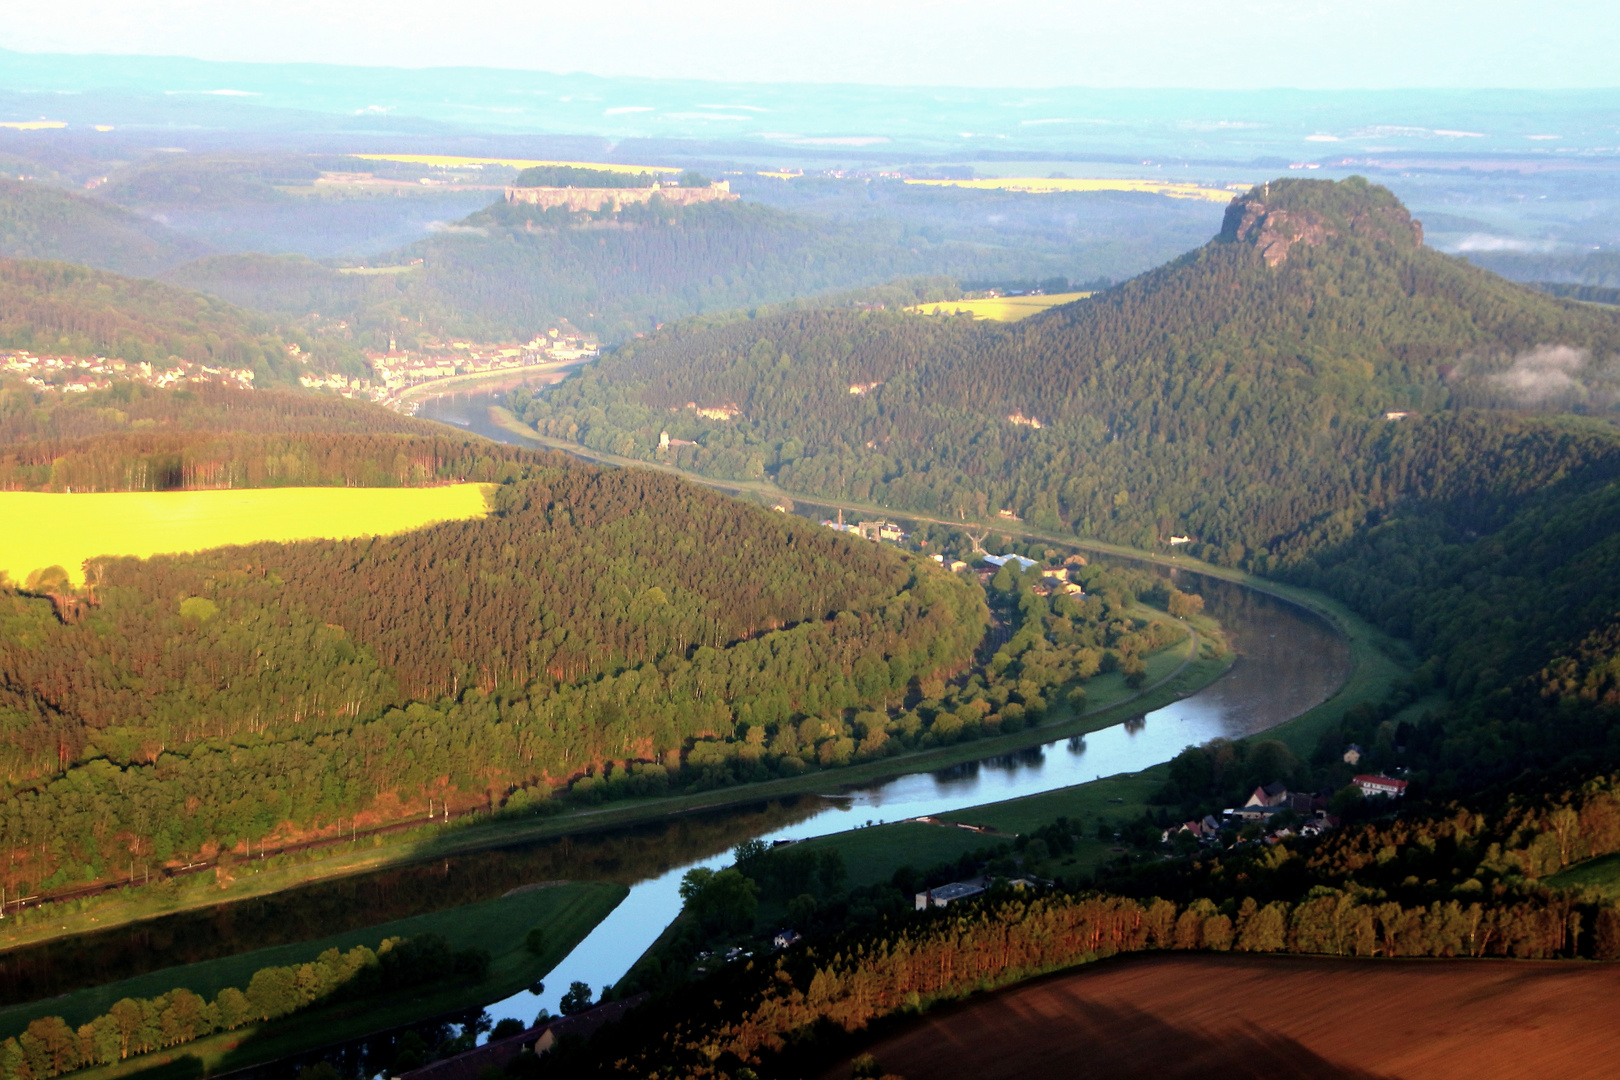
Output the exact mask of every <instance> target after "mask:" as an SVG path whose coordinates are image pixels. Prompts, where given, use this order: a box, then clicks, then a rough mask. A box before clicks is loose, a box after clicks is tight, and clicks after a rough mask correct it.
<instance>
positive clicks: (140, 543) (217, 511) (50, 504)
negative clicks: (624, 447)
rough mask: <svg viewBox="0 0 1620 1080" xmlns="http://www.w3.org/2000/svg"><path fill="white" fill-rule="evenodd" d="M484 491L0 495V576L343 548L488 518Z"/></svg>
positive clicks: (80, 576)
mask: <svg viewBox="0 0 1620 1080" xmlns="http://www.w3.org/2000/svg"><path fill="white" fill-rule="evenodd" d="M489 488H490V485H488V484H452V485H447V486H444V487H431V488H337V487H321V488H245V489H236V490H229V491H158V492H151V491H133V492H106V493H102V492H96V493H87V494H59V493H56V492H42V491H0V520H3V521H5V522H7V527H6V528H5V529H4V530H3V531H0V572H3V573H6V574H9V575H10V576H11V578H12V580H14V581H17V582H22V581H24V580H25V579H26V578H27V576H28V575H29V574H30V573H32V572H33V571H35V570H42V569H45V568H47V567H51V566H60V567H62V568H63V569H64V570H66V571H67V573H68V576H69V578H70V579H71V580H72V581H73V582H74V583H75V584H80V583H82V582H83V581H84V570H83V565H84V561H85V560H86V559H92V558H95V557H97V556H103V555H109V556H117V555H133V556H136V557H138V558H143V559H144V558H150V557H151V556H153V555H157V554H177V553H181V552H191V551H203V550H206V549H208V548H215V547H224V546H226V545H229V544H252V543H258V542H261V541H266V540H271V541H276V542H281V543H285V542H289V541H293V540H313V539H327V540H342V539H348V538H351V537H355V536H383V535H387V534H390V533H400V532H407V531H409V530H411V529H418V528H421V527H422V526H424V525H430V524H432V523H434V522H439V521H452V520H463V519H467V518H476V517H483V516H484V515H485V514H486V513H488V490H489Z"/></svg>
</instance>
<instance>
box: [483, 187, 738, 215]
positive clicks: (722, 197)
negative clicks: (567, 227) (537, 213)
mask: <svg viewBox="0 0 1620 1080" xmlns="http://www.w3.org/2000/svg"><path fill="white" fill-rule="evenodd" d="M654 195H656V196H658V197H659V198H661V199H663V200H664V201H665V202H667V203H672V204H674V205H676V206H691V205H693V204H695V203H705V202H724V201H726V200H728V199H735V198H738V197H739V196H737V195H733V194H732V193H731V182H730V181H729V180H722V181H720V182H719V183H716V184H710V185H709V186H708V187H706V188H686V187H664V186H662V185H660V184H657V183H654V184H653V186H652V187H645V188H574V187H563V188H558V187H509V188H507V189H506V201H507V202H510V203H527V204H528V205H530V206H538V207H540V208H541V209H542V210H551V209H554V208H556V207H559V206H562V207H567V208H568V209H569V210H601V209H603V208H604V207H605V208H606V209H609V210H621V209H623V208H624V207H626V206H631V205H636V204H643V203H649V202H651V201H652V199H653V196H654Z"/></svg>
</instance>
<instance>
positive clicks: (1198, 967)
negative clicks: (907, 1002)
mask: <svg viewBox="0 0 1620 1080" xmlns="http://www.w3.org/2000/svg"><path fill="white" fill-rule="evenodd" d="M870 1052H871V1053H872V1054H873V1056H875V1057H876V1058H877V1060H878V1063H879V1065H880V1066H881V1067H882V1069H883V1071H884V1072H887V1073H898V1074H900V1075H901V1076H904V1077H905V1078H906V1080H1001V1078H1007V1080H1012V1078H1015V1077H1016V1078H1018V1080H1030V1078H1033V1080H1067V1078H1070V1077H1076V1078H1078V1077H1092V1076H1095V1077H1108V1078H1110V1080H1127V1078H1134V1077H1143V1078H1147V1077H1151V1078H1152V1080H1195V1078H1196V1080H1224V1078H1228V1077H1232V1078H1236V1077H1257V1078H1259V1077H1263V1078H1265V1080H1292V1078H1295V1077H1298V1078H1311V1080H1340V1078H1345V1080H1348V1078H1356V1080H1360V1078H1370V1077H1410V1078H1412V1080H1451V1078H1457V1080H1493V1078H1496V1077H1501V1078H1503V1080H1508V1078H1514V1080H1517V1078H1520V1077H1558V1078H1560V1080H1573V1078H1576V1077H1620V964H1588V963H1573V964H1561V963H1531V962H1513V961H1494V960H1474V961H1469V960H1394V961H1354V960H1326V959H1306V958H1302V957H1259V956H1209V955H1203V956H1185V955H1172V956H1154V957H1131V958H1125V959H1120V960H1115V961H1110V962H1107V963H1103V964H1099V965H1097V966H1095V967H1091V968H1086V969H1083V970H1081V971H1078V972H1075V973H1072V974H1068V975H1061V976H1052V977H1048V978H1044V979H1039V980H1035V981H1032V982H1028V983H1024V984H1022V985H1019V986H1014V987H1010V988H1009V989H1007V990H1003V991H998V992H996V993H994V994H990V995H987V996H984V997H980V998H976V999H974V1000H972V1001H969V1002H964V1003H962V1004H960V1005H953V1006H949V1007H946V1008H942V1009H939V1010H937V1011H935V1012H933V1013H931V1014H929V1015H928V1016H927V1017H925V1018H924V1019H922V1020H919V1021H917V1022H915V1023H913V1024H910V1025H908V1026H906V1027H904V1028H902V1029H899V1030H898V1031H895V1032H891V1033H890V1034H888V1035H887V1036H885V1037H884V1038H882V1039H881V1040H880V1041H879V1042H877V1043H876V1044H875V1045H873V1046H872V1047H871V1048H870ZM848 1076H849V1065H848V1063H847V1062H846V1063H845V1064H844V1065H843V1066H842V1067H841V1068H839V1069H837V1070H835V1071H834V1072H831V1073H829V1074H827V1076H826V1077H824V1078H823V1080H837V1078H840V1077H842V1078H847V1077H848Z"/></svg>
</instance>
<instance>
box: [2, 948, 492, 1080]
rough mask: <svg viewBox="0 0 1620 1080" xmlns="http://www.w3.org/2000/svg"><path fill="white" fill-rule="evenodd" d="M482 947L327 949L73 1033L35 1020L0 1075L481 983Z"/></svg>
mask: <svg viewBox="0 0 1620 1080" xmlns="http://www.w3.org/2000/svg"><path fill="white" fill-rule="evenodd" d="M489 963H490V957H489V954H488V953H487V952H485V951H483V950H482V949H464V950H460V951H455V950H452V949H451V947H450V944H449V942H447V941H445V939H444V938H442V937H440V936H439V935H437V934H420V935H418V936H416V937H413V938H397V937H394V938H386V939H384V940H383V941H382V942H381V944H379V945H378V946H377V948H376V949H375V950H372V949H370V948H367V947H366V946H364V945H356V946H355V947H354V948H352V949H350V950H349V951H348V952H339V951H338V950H337V949H327V950H326V951H325V952H323V953H321V955H320V956H318V957H316V958H315V959H314V960H313V961H310V962H309V963H307V964H290V965H286V966H279V967H265V968H260V969H259V970H258V971H256V972H254V973H253V978H252V980H251V981H250V982H249V983H248V985H247V987H246V988H245V989H238V988H237V987H234V986H228V987H226V988H225V989H223V990H221V991H219V993H218V994H216V995H214V998H213V1000H212V1001H209V1000H206V999H204V998H202V997H200V996H199V995H197V994H195V993H193V992H191V991H190V990H186V989H184V988H176V989H174V990H171V991H169V992H168V993H167V994H160V995H158V996H157V997H155V998H123V999H121V1000H120V1001H118V1002H117V1003H116V1004H114V1005H113V1006H112V1008H110V1009H109V1010H107V1012H105V1013H103V1014H102V1015H100V1016H98V1017H96V1018H95V1019H93V1020H90V1021H88V1022H86V1023H84V1024H81V1025H79V1027H78V1028H77V1029H75V1028H73V1027H71V1026H69V1024H68V1023H67V1022H66V1021H65V1020H63V1019H62V1018H61V1017H60V1016H47V1017H41V1018H40V1019H37V1020H34V1021H32V1022H30V1023H29V1025H28V1029H27V1030H26V1031H24V1032H22V1033H21V1034H20V1035H17V1036H13V1037H10V1038H7V1039H6V1040H5V1041H4V1042H0V1076H4V1077H5V1078H6V1080H49V1078H50V1077H55V1076H62V1075H65V1074H67V1073H71V1072H74V1071H75V1070H78V1069H81V1068H88V1067H90V1066H94V1065H114V1064H116V1063H118V1062H120V1061H127V1060H129V1059H130V1058H133V1057H139V1056H140V1055H142V1054H149V1053H152V1052H153V1051H156V1050H165V1049H168V1048H170V1047H175V1046H183V1045H185V1044H186V1043H189V1042H194V1041H196V1040H197V1039H201V1038H206V1037H207V1036H209V1035H212V1034H214V1033H216V1032H220V1031H236V1030H238V1029H240V1028H244V1027H249V1026H252V1025H256V1024H262V1023H267V1022H270V1021H273V1020H279V1019H281V1018H282V1017H285V1016H291V1015H293V1014H294V1013H298V1012H302V1011H304V1010H306V1009H310V1008H313V1007H315V1006H318V1005H322V1004H326V1003H329V1002H332V1001H335V1000H356V999H359V998H363V997H367V996H373V995H378V994H386V993H393V992H395V991H398V990H403V989H407V988H410V987H415V986H422V985H426V984H429V983H433V984H438V983H442V982H444V981H445V980H452V981H468V982H477V981H478V980H480V979H482V978H483V977H484V976H485V974H486V973H487V972H488V970H489Z"/></svg>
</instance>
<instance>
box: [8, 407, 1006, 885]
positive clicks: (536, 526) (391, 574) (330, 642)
mask: <svg viewBox="0 0 1620 1080" xmlns="http://www.w3.org/2000/svg"><path fill="white" fill-rule="evenodd" d="M60 397H61V396H60V395H45V396H44V397H40V398H35V399H28V400H24V399H23V398H22V396H21V392H19V391H15V390H13V391H9V392H8V393H7V395H6V396H5V397H4V398H3V399H0V401H3V403H4V405H5V406H6V415H7V419H8V421H10V422H11V423H10V430H12V431H14V432H15V431H18V430H22V431H24V432H25V433H26V432H28V431H36V430H41V429H44V430H45V433H46V434H47V435H48V434H50V432H51V431H53V430H54V431H56V432H65V431H72V432H82V433H84V434H82V435H81V438H80V439H79V440H78V441H77V442H76V443H74V444H73V445H74V446H75V447H76V449H75V451H74V453H73V454H70V455H67V456H65V457H61V458H58V459H57V460H56V462H55V463H54V465H51V466H50V467H49V468H48V469H47V470H46V472H47V473H48V477H47V483H46V484H45V485H44V486H60V484H59V483H58V481H59V480H60V479H61V478H62V477H63V476H64V475H67V476H74V477H77V476H82V475H91V476H102V477H113V478H117V477H127V476H130V475H140V474H141V470H142V469H143V468H151V469H154V470H155V469H157V465H161V461H158V462H157V465H154V464H153V462H154V460H155V459H154V458H152V457H151V455H149V454H147V453H146V449H145V448H144V447H143V446H142V445H140V444H139V440H140V439H142V438H146V437H149V436H150V435H151V433H153V432H156V433H157V434H159V435H161V434H163V433H164V431H165V430H166V429H172V432H171V434H172V435H173V436H174V437H176V438H177V439H179V440H180V441H181V443H182V444H183V445H182V452H181V453H180V454H179V455H178V456H179V458H180V459H181V460H182V461H183V462H185V463H187V464H186V469H190V470H191V471H190V472H186V471H185V469H180V470H179V471H177V472H176V473H175V474H173V475H174V476H175V478H176V479H177V480H179V481H182V482H183V481H185V480H186V479H188V478H189V479H197V478H198V474H199V471H200V469H201V464H206V463H207V462H208V461H210V460H214V459H208V458H200V457H198V456H197V455H198V454H200V453H202V452H203V451H207V452H209V453H213V452H215V451H217V452H218V453H220V454H224V455H226V457H225V459H224V464H223V465H222V466H221V467H222V468H226V469H234V468H240V469H241V470H242V473H241V475H240V476H239V477H237V478H235V479H233V482H232V486H238V481H240V482H241V483H289V482H294V483H343V484H351V485H352V484H370V483H387V484H400V483H422V482H432V481H434V480H444V479H451V480H456V479H467V480H482V481H486V482H490V483H493V484H495V485H496V488H495V492H494V495H493V510H492V513H491V514H490V515H489V516H488V517H486V518H482V519H478V520H472V521H454V522H446V523H441V524H438V525H432V526H429V527H427V528H423V529H419V530H416V531H414V532H409V533H405V534H401V535H397V536H391V537H383V538H376V537H366V538H362V539H358V540H353V541H341V542H340V541H307V542H301V543H295V544H271V543H265V544H257V545H250V546H245V547H236V548H223V549H218V550H214V551H209V552H203V553H200V554H196V555H186V556H166V557H157V558H153V559H149V560H144V561H143V560H138V559H125V558H110V557H109V558H100V559H96V560H94V563H95V566H94V571H93V577H92V580H91V582H90V583H89V584H88V585H86V586H85V587H84V588H83V589H81V590H78V591H74V590H73V589H71V588H69V587H67V586H65V585H61V584H57V585H53V586H51V587H50V588H48V589H42V590H40V591H34V592H30V591H28V590H26V589H18V588H14V587H10V586H7V585H4V584H0V839H3V841H4V844H3V846H4V848H5V850H6V851H7V852H8V855H7V859H6V861H5V862H4V863H0V882H3V883H4V884H6V886H7V887H8V888H9V889H13V890H15V889H17V888H18V887H20V886H22V885H24V884H26V885H27V886H28V887H29V888H30V889H34V888H39V887H44V888H54V887H57V886H59V885H63V884H65V883H68V882H76V881H82V880H92V879H94V878H96V877H99V876H101V875H102V874H103V873H104V872H107V871H108V869H109V868H111V867H113V866H115V865H124V866H127V863H128V860H129V858H130V856H131V854H132V853H134V854H135V855H136V856H137V857H138V858H142V859H147V860H150V861H151V862H152V863H153V865H154V867H156V866H160V865H162V864H163V863H165V862H167V861H168V860H170V859H173V858H189V857H192V856H195V855H196V854H197V853H198V852H200V851H202V850H203V848H204V847H205V846H206V845H211V844H219V845H221V846H222V847H223V848H225V849H230V848H232V847H235V846H236V845H238V844H239V843H245V842H248V841H252V842H255V843H260V844H262V843H263V842H264V841H265V840H266V839H267V838H268V839H270V841H271V843H272V844H273V843H275V842H277V841H279V840H288V839H296V838H298V837H302V836H307V835H309V834H311V833H319V832H321V831H323V830H325V831H330V830H331V829H333V828H334V827H335V823H336V821H337V820H338V819H339V818H343V819H345V820H347V821H350V822H351V823H352V821H353V819H354V818H355V817H356V816H357V815H358V816H359V817H360V818H362V819H363V820H364V821H366V822H370V823H376V824H381V823H384V822H388V821H393V820H399V819H416V820H419V819H420V818H422V816H423V815H424V814H425V812H426V810H427V805H428V800H429V799H432V800H433V801H434V803H435V805H437V806H439V807H443V806H444V805H445V804H446V803H449V804H450V805H451V806H454V807H457V808H460V809H468V808H473V807H478V808H483V809H498V808H500V807H501V806H502V805H503V804H504V805H506V806H507V807H509V808H510V809H514V810H515V809H517V808H518V807H521V806H525V805H528V804H530V803H532V802H533V801H534V800H536V799H544V798H546V797H547V796H549V794H550V792H551V790H552V788H553V787H554V786H557V785H562V784H566V783H568V782H569V781H574V780H578V779H579V778H580V777H582V776H585V775H586V774H592V775H593V777H594V778H593V779H591V780H588V781H587V782H586V783H585V784H584V785H582V786H581V785H576V786H578V790H579V795H580V797H582V798H583V797H585V795H586V793H587V792H588V791H589V790H590V788H591V785H592V784H598V783H602V782H608V783H611V784H613V785H616V786H614V787H613V788H611V789H610V790H612V791H614V792H616V793H623V792H624V791H625V790H629V791H632V792H634V793H637V794H653V793H657V792H661V791H665V790H668V789H669V788H670V787H671V785H678V786H681V787H690V786H693V785H698V786H702V785H706V784H707V785H717V784H723V783H731V782H735V781H736V780H737V779H760V778H764V777H766V776H770V775H774V774H777V773H792V772H794V771H802V770H803V769H805V768H809V767H813V766H812V765H811V764H810V763H807V762H805V761H804V760H803V759H801V758H799V757H797V756H794V753H793V752H791V751H790V752H779V753H775V754H773V755H772V756H771V757H770V758H769V759H767V758H766V757H765V749H764V748H765V746H766V742H765V735H766V734H767V731H772V732H774V731H776V729H777V728H779V727H780V728H785V729H789V730H792V729H795V727H796V726H797V725H800V724H808V725H810V728H807V730H810V729H813V730H814V732H815V734H816V736H817V737H835V738H836V739H841V740H844V741H845V742H848V744H849V746H850V748H851V750H850V753H853V752H854V751H853V748H854V746H855V743H854V742H853V741H851V738H852V736H853V737H854V738H858V737H860V733H861V732H862V731H863V730H864V729H863V728H861V726H860V724H859V723H857V722H856V720H857V718H858V717H860V716H865V717H866V720H865V723H866V724H867V725H869V726H870V725H871V724H872V723H874V722H875V720H874V710H875V711H876V719H877V720H884V721H886V719H887V716H886V710H887V709H888V708H889V707H891V706H898V705H899V704H900V703H901V702H903V701H905V700H906V699H907V697H908V695H913V696H914V686H915V684H916V681H917V680H924V681H932V680H938V679H940V678H942V677H944V676H948V675H950V674H952V673H955V672H957V671H959V670H961V669H962V668H963V667H964V666H965V665H966V664H967V663H968V662H969V661H970V660H971V658H972V656H973V651H974V648H975V647H976V646H977V644H978V642H979V640H980V638H981V637H982V636H983V631H984V626H985V620H986V618H987V615H986V609H985V601H984V595H983V593H982V592H981V591H980V590H979V589H978V588H977V587H976V586H975V585H974V584H973V583H972V582H971V581H969V580H964V579H962V578H959V577H957V576H956V575H952V574H948V573H946V572H944V571H943V570H939V569H937V568H936V567H935V566H934V564H932V563H930V562H927V561H924V560H913V559H909V558H907V557H905V556H903V555H902V554H901V553H900V552H898V551H897V550H895V549H893V548H892V547H884V546H879V545H876V544H871V543H867V542H864V541H860V540H856V539H854V538H851V537H847V536H843V535H840V534H837V533H833V532H831V531H829V530H827V529H823V528H820V527H819V526H816V525H813V524H811V523H809V522H806V521H803V520H802V519H799V518H795V517H790V516H786V515H781V514H774V513H771V512H769V511H766V510H763V509H761V508H758V507H753V506H749V505H747V504H745V503H741V502H738V501H735V500H731V499H728V498H725V497H724V496H721V495H718V494H716V493H714V492H711V491H709V490H707V489H704V488H702V487H699V486H697V485H694V484H690V483H687V482H685V481H683V480H680V479H677V478H675V477H672V476H668V475H666V474H662V473H658V472H654V471H650V470H601V469H597V468H595V467H593V466H588V465H584V464H582V463H579V462H577V461H573V460H571V459H568V458H566V457H564V456H562V455H558V454H552V453H535V452H532V451H527V450H522V449H519V448H516V447H511V446H502V445H499V444H495V443H491V442H488V441H487V440H483V439H478V438H475V437H472V436H467V435H461V434H456V433H451V434H448V435H446V434H438V433H439V432H443V430H444V429H442V428H438V427H437V426H436V425H429V424H426V423H423V422H419V421H414V420H409V419H404V418H400V417H396V416H393V415H392V414H389V413H386V412H384V411H383V410H381V409H378V408H376V407H374V406H366V405H357V404H354V403H349V402H333V401H330V400H327V399H322V398H317V397H315V396H314V395H309V396H307V397H300V396H299V395H296V394H292V395H287V396H285V397H279V396H276V395H271V394H263V393H262V392H258V391H255V392H252V393H238V394H235V395H232V394H229V393H227V392H224V391H199V392H195V393H193V392H186V391H164V392H146V393H143V392H141V391H138V390H137V391H134V392H132V393H130V394H127V395H125V400H122V401H120V400H119V398H118V396H117V395H116V394H113V393H108V394H105V395H101V396H99V397H98V396H96V395H86V397H87V398H88V399H90V400H87V401H85V402H84V403H83V404H81V403H80V402H78V401H73V402H62V401H60ZM48 399H54V400H48ZM34 412H43V413H46V414H47V417H46V418H45V419H44V420H38V419H37V418H31V415H30V414H32V413H34ZM53 413H54V414H55V415H54V418H53V417H52V416H51V415H49V414H53ZM129 415H134V416H135V417H137V419H140V420H152V421H155V422H154V423H153V425H152V426H151V427H144V428H136V429H135V430H133V431H131V430H128V428H129V427H130V426H132V425H127V424H125V422H124V420H123V419H122V417H127V416H129ZM19 417H21V419H19ZM30 422H33V424H34V426H33V427H30V426H29V425H30ZM98 424H100V425H102V426H101V427H99V428H98V427H97V425H98ZM325 425H329V426H330V427H332V428H333V429H337V430H334V431H323V430H321V428H322V427H323V426H325ZM345 429H346V430H345ZM98 432H99V433H98ZM188 440H190V441H188ZM49 445H51V442H50V439H48V438H40V439H37V440H35V441H33V442H23V443H16V444H11V445H8V446H5V447H3V448H0V449H3V451H4V453H6V454H7V455H11V456H12V458H13V459H15V458H16V457H18V456H19V455H24V454H26V453H28V452H30V448H33V449H36V450H37V449H40V448H43V447H48V446H49ZM232 454H235V455H236V456H235V457H231V456H230V455H232ZM199 463H201V464H199ZM216 464H218V462H216ZM295 466H296V468H294V467H295ZM298 469H302V470H305V471H303V472H298V471H297V470H298ZM75 470H78V471H77V472H76V471H75ZM289 470H291V471H292V473H293V475H291V477H289V476H288V475H287V473H288V472H289ZM31 475H35V478H36V479H37V478H38V475H37V474H31ZM205 479H210V480H212V481H213V483H214V486H223V485H222V484H220V483H219V479H220V478H219V476H217V475H216V476H213V477H207V478H205ZM74 490H81V489H80V488H79V487H75V488H74ZM64 497H67V498H71V497H72V496H64ZM879 726H880V727H881V725H879ZM812 745H813V740H812ZM778 749H779V750H780V748H778ZM848 757H849V753H846V754H845V755H844V758H845V760H847V758H848ZM612 763H617V765H616V767H614V766H613V764H612ZM627 785H628V788H627Z"/></svg>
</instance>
